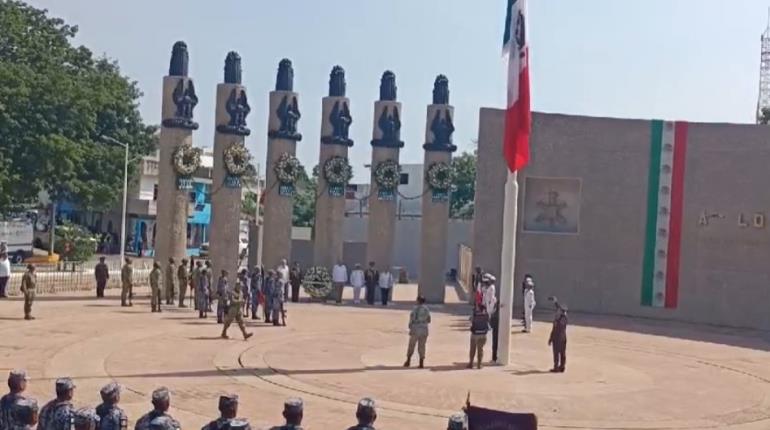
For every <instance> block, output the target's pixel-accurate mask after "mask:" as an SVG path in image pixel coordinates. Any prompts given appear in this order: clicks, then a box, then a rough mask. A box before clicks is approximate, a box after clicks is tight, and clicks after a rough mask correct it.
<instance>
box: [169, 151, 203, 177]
mask: <svg viewBox="0 0 770 430" xmlns="http://www.w3.org/2000/svg"><path fill="white" fill-rule="evenodd" d="M201 153H203V150H202V149H201V148H194V147H193V146H192V145H191V144H183V145H179V146H177V148H176V149H175V150H174V155H173V158H172V163H173V166H174V171H175V172H176V173H177V174H178V175H179V176H190V175H192V174H193V173H195V171H196V170H198V167H200V165H201Z"/></svg>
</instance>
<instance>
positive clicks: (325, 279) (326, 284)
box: [302, 266, 332, 299]
mask: <svg viewBox="0 0 770 430" xmlns="http://www.w3.org/2000/svg"><path fill="white" fill-rule="evenodd" d="M302 288H303V289H304V290H305V292H306V293H307V294H308V295H309V296H310V297H312V298H314V299H325V298H326V297H328V296H329V293H331V291H332V277H331V275H329V271H328V270H326V268H325V267H322V266H313V267H311V268H309V269H307V271H306V272H305V275H304V276H303V278H302Z"/></svg>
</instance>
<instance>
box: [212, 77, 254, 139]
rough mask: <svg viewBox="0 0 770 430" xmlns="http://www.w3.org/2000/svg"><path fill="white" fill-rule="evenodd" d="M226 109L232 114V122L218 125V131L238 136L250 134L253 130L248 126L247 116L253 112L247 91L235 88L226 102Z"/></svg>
mask: <svg viewBox="0 0 770 430" xmlns="http://www.w3.org/2000/svg"><path fill="white" fill-rule="evenodd" d="M225 110H227V114H228V115H230V122H229V123H227V124H220V125H218V126H217V131H218V132H220V133H224V134H235V135H238V136H248V135H250V134H251V130H249V129H248V128H247V127H246V117H247V116H248V115H249V112H251V106H249V101H248V99H247V98H246V91H244V90H243V89H237V88H233V90H232V91H231V92H230V97H229V98H228V99H227V104H225Z"/></svg>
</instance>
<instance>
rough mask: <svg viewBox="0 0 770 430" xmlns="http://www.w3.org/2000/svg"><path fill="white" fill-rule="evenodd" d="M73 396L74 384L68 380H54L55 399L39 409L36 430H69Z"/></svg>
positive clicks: (72, 411) (73, 410) (73, 409)
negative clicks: (38, 420)
mask: <svg viewBox="0 0 770 430" xmlns="http://www.w3.org/2000/svg"><path fill="white" fill-rule="evenodd" d="M74 396H75V384H74V383H73V382H72V379H70V378H59V379H57V380H56V398H55V399H53V400H51V401H50V402H48V403H46V404H45V406H43V407H42V408H41V409H40V422H39V423H38V425H37V428H38V430H70V423H71V422H72V414H73V413H74V412H75V408H74V407H73V406H72V398H73V397H74Z"/></svg>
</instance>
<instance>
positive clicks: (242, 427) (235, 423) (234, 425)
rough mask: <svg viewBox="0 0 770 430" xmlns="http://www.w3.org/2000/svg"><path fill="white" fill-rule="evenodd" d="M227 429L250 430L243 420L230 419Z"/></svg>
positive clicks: (247, 423)
mask: <svg viewBox="0 0 770 430" xmlns="http://www.w3.org/2000/svg"><path fill="white" fill-rule="evenodd" d="M228 427H229V428H230V430H251V426H250V425H249V422H248V421H246V419H244V418H233V419H231V420H230V423H229V426H228Z"/></svg>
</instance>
